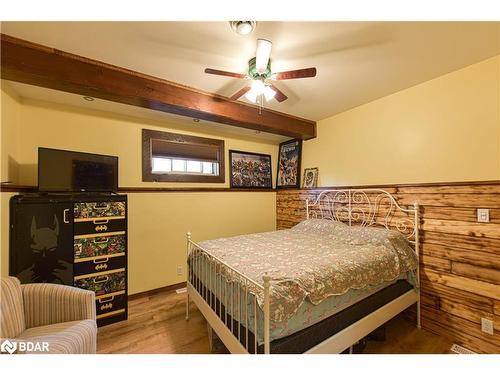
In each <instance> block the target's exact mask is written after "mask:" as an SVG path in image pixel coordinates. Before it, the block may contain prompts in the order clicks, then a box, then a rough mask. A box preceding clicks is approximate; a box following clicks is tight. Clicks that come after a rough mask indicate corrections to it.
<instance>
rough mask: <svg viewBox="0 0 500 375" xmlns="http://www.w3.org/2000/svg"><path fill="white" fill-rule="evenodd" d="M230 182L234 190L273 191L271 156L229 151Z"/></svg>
mask: <svg viewBox="0 0 500 375" xmlns="http://www.w3.org/2000/svg"><path fill="white" fill-rule="evenodd" d="M229 165H230V170H229V171H230V172H229V180H230V186H231V188H234V189H272V187H273V178H272V166H271V155H267V154H258V153H255V152H247V151H237V150H229Z"/></svg>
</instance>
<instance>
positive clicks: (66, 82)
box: [1, 34, 316, 140]
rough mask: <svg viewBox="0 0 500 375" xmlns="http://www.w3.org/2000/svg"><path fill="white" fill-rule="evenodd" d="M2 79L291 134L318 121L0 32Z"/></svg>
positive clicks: (311, 132)
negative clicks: (243, 101) (257, 105)
mask: <svg viewBox="0 0 500 375" xmlns="http://www.w3.org/2000/svg"><path fill="white" fill-rule="evenodd" d="M1 76H2V79H6V80H10V81H15V82H21V83H26V84H29V85H34V86H40V87H45V88H49V89H54V90H60V91H65V92H70V93H73V94H78V95H83V96H91V97H94V98H99V99H104V100H109V101H112V102H117V103H123V104H129V105H134V106H137V107H143V108H148V109H152V110H156V111H162V112H168V113H173V114H176V115H181V116H187V117H193V118H199V119H202V120H206V121H213V122H218V123H223V124H227V125H232V126H237V127H241V128H246V129H252V130H258V131H262V132H268V133H273V134H279V135H283V136H287V137H291V138H300V139H304V140H305V139H311V138H314V137H315V136H316V122H315V121H310V120H305V119H301V118H298V117H295V116H291V115H288V114H285V113H281V112H277V111H272V110H269V109H266V108H262V110H261V111H259V109H258V107H256V106H252V105H248V104H245V103H241V102H237V101H232V100H230V99H229V98H226V97H223V96H220V95H215V94H210V93H206V92H202V91H200V90H196V89H193V88H191V87H187V86H183V85H180V84H177V83H174V82H170V81H166V80H163V79H160V78H157V77H153V76H149V75H145V74H142V73H138V72H135V71H132V70H128V69H124V68H120V67H117V66H114V65H110V64H106V63H103V62H100V61H96V60H92V59H88V58H86V57H82V56H78V55H74V54H71V53H67V52H64V51H60V50H57V49H54V48H50V47H46V46H42V45H39V44H35V43H32V42H28V41H25V40H22V39H18V38H14V37H11V36H8V35H5V34H1Z"/></svg>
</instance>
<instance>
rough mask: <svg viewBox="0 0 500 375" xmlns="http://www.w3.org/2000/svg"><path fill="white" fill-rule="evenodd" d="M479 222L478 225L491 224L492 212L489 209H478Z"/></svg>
mask: <svg viewBox="0 0 500 375" xmlns="http://www.w3.org/2000/svg"><path fill="white" fill-rule="evenodd" d="M477 222H478V223H489V222H490V210H489V209H488V208H478V209H477Z"/></svg>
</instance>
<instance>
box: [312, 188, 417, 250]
mask: <svg viewBox="0 0 500 375" xmlns="http://www.w3.org/2000/svg"><path fill="white" fill-rule="evenodd" d="M306 214H307V218H308V219H310V218H318V219H329V220H334V221H341V222H344V223H346V224H348V225H349V226H353V225H358V226H364V227H370V226H380V227H385V228H386V229H392V230H396V231H398V232H400V233H402V234H404V235H405V236H406V237H407V238H408V240H409V241H410V242H412V243H414V244H415V245H416V249H418V226H419V208H418V203H414V204H413V206H409V207H408V208H403V207H401V206H400V205H399V204H398V202H397V201H396V199H395V198H394V197H393V196H392V195H391V194H390V193H389V192H387V191H385V190H381V189H348V190H323V191H321V192H320V193H319V194H318V196H317V197H316V199H315V200H314V201H312V202H311V201H309V199H308V200H306Z"/></svg>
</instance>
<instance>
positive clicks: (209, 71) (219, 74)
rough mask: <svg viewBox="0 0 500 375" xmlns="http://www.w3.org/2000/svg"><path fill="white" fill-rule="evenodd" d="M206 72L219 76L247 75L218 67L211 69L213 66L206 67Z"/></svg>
mask: <svg viewBox="0 0 500 375" xmlns="http://www.w3.org/2000/svg"><path fill="white" fill-rule="evenodd" d="M205 73H208V74H215V75H218V76H226V77H234V78H242V79H243V78H246V77H247V76H246V74H241V73H233V72H226V71H225V70H217V69H211V68H206V69H205Z"/></svg>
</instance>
